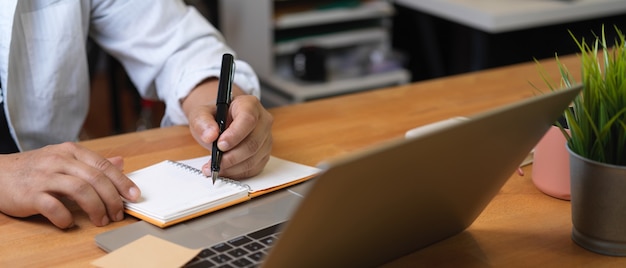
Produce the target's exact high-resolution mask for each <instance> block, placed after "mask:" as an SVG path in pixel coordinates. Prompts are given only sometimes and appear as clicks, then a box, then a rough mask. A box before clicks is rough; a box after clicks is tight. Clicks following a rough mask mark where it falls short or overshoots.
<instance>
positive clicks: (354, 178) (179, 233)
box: [95, 87, 580, 267]
mask: <svg viewBox="0 0 626 268" xmlns="http://www.w3.org/2000/svg"><path fill="white" fill-rule="evenodd" d="M579 92H580V87H575V88H570V89H563V90H558V91H555V92H551V93H546V94H542V95H538V96H535V97H532V98H529V99H525V100H522V101H519V102H516V103H513V104H510V105H506V106H504V107H501V108H497V109H493V110H491V111H487V112H484V113H480V114H477V115H470V116H467V117H468V119H467V120H455V122H454V123H451V124H445V126H440V127H436V128H432V129H431V131H424V132H422V133H420V134H419V135H410V137H409V138H405V137H401V138H398V139H397V140H393V141H390V142H385V143H383V144H380V145H377V146H374V147H371V148H368V149H365V150H362V151H358V152H354V153H351V154H349V155H346V156H343V157H340V158H337V159H331V160H327V161H324V162H323V163H321V164H320V165H319V167H320V168H321V169H322V170H323V171H322V172H321V173H320V174H319V175H318V176H316V177H315V178H314V179H312V180H309V181H307V182H304V183H303V184H299V185H295V186H291V187H289V188H286V189H284V190H281V191H275V192H273V193H271V194H267V195H263V196H261V197H259V198H255V199H253V200H251V201H250V202H245V203H242V204H239V205H236V206H231V207H229V208H227V209H223V210H220V211H217V212H215V213H211V214H208V215H206V216H203V217H200V218H197V219H194V220H191V221H188V222H184V223H181V224H178V225H175V226H172V227H169V228H165V229H161V228H158V227H155V226H153V225H151V224H147V223H145V222H137V223H133V224H130V225H126V226H123V227H120V228H117V229H115V230H110V231H107V232H104V233H102V234H99V235H97V236H96V238H95V240H96V243H97V244H98V245H99V246H100V247H101V248H102V249H104V250H105V251H111V250H115V249H117V248H119V247H122V246H123V245H126V244H128V243H130V242H132V241H134V240H136V239H139V238H141V237H143V236H145V235H153V236H156V237H158V238H161V239H165V240H167V241H170V242H173V243H176V244H179V245H182V246H185V247H188V248H194V249H200V248H213V247H215V246H216V245H217V246H219V245H222V244H228V243H229V242H228V241H238V240H237V239H238V238H239V237H241V236H243V235H245V234H247V233H250V232H254V231H259V230H264V229H266V228H268V227H269V226H274V225H275V224H278V223H281V222H286V223H284V224H283V225H282V227H279V233H278V234H276V235H273V236H272V237H273V238H272V239H271V240H275V242H273V243H272V246H271V249H270V250H269V251H267V253H266V255H265V256H264V257H262V258H261V261H262V264H261V266H262V267H363V266H367V267H371V266H378V265H381V264H384V263H387V262H389V261H391V260H393V259H396V258H399V257H401V256H404V255H407V254H409V253H411V252H414V251H416V250H418V249H421V248H424V247H427V246H429V245H431V244H433V243H436V242H438V241H441V240H444V239H446V238H448V237H451V236H453V235H455V234H458V233H460V232H462V231H463V230H465V229H466V228H467V227H468V226H470V225H471V224H472V223H473V222H474V220H475V219H476V218H477V217H478V215H479V214H480V213H481V212H482V211H483V209H484V208H485V207H486V206H487V204H488V203H489V202H490V201H491V200H492V198H493V197H494V196H495V195H496V194H497V193H498V191H499V190H500V188H501V187H502V185H503V184H504V183H505V182H506V181H507V180H508V178H509V177H510V176H511V175H512V174H513V173H514V172H515V171H516V170H517V168H518V166H519V164H520V163H521V162H522V161H523V160H524V158H525V157H526V156H527V154H528V153H529V152H530V151H531V149H532V148H533V147H534V146H535V144H536V143H537V142H538V141H539V139H541V137H542V136H543V134H544V133H545V132H546V131H547V129H548V128H549V127H550V126H551V125H552V123H553V122H555V120H556V119H557V118H558V117H559V115H560V114H561V113H562V112H563V111H564V109H565V108H566V107H567V106H568V104H569V103H570V102H571V100H573V99H574V97H575V96H576V95H577V94H578V93H579ZM407 131H408V130H407ZM230 254H231V253H229V252H227V253H225V254H224V256H228V255H230ZM218 256H219V255H218ZM230 256H231V257H232V255H230ZM243 256H244V257H246V258H248V261H250V260H251V259H252V258H253V257H255V256H256V255H254V256H248V255H245V254H243ZM138 258H141V257H138ZM198 258H199V259H200V258H203V257H202V256H198ZM217 260H218V261H220V260H223V259H221V258H217ZM199 261H200V260H199ZM190 265H192V264H190ZM252 265H253V267H254V266H255V264H252Z"/></svg>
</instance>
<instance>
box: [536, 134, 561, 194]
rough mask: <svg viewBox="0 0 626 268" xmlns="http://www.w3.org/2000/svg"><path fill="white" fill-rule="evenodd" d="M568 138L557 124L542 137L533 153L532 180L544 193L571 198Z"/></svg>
mask: <svg viewBox="0 0 626 268" xmlns="http://www.w3.org/2000/svg"><path fill="white" fill-rule="evenodd" d="M566 143H567V140H566V139H565V137H564V136H563V133H562V132H561V130H560V129H559V127H557V126H552V127H550V129H549V130H548V132H546V134H545V135H544V136H543V138H541V140H540V141H539V143H537V146H535V152H534V155H533V165H532V180H533V183H534V184H535V186H536V187H537V189H539V190H540V191H542V192H543V193H545V194H547V195H549V196H552V197H556V198H559V199H563V200H570V175H569V154H568V152H567V149H566V148H565V147H567V145H566Z"/></svg>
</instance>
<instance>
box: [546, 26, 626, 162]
mask: <svg viewBox="0 0 626 268" xmlns="http://www.w3.org/2000/svg"><path fill="white" fill-rule="evenodd" d="M615 31H616V33H617V37H616V38H615V41H614V45H613V46H609V44H608V43H607V39H606V35H605V31H604V27H603V28H602V33H601V35H600V36H597V35H596V36H595V40H593V42H591V43H590V44H589V43H587V42H586V41H585V39H584V38H583V39H581V40H578V39H577V38H576V37H575V36H574V35H573V34H572V33H571V32H570V35H571V36H572V38H573V39H574V40H575V42H576V45H577V46H578V48H579V49H580V54H579V58H580V60H581V69H580V71H581V79H582V85H583V89H582V91H581V94H580V95H579V96H577V97H576V99H575V100H574V102H573V106H572V107H571V109H567V110H565V111H564V116H565V119H566V122H567V127H568V129H569V133H568V132H566V131H565V129H564V128H565V127H564V126H562V125H560V124H559V126H560V128H561V131H562V132H563V135H565V138H566V139H567V145H568V147H569V148H570V150H572V152H574V153H576V154H578V155H580V156H582V157H585V158H587V159H591V160H594V161H598V162H601V163H606V164H612V165H618V166H626V51H625V48H624V45H625V40H626V38H625V37H624V34H623V33H622V32H621V31H620V30H619V29H618V28H617V27H615ZM556 60H557V65H558V66H559V71H560V75H561V82H562V86H566V87H572V86H575V85H577V84H579V82H577V81H575V80H574V79H573V78H572V75H571V73H570V71H569V70H568V69H567V67H566V66H565V65H564V64H562V63H561V62H560V61H559V59H558V56H557V57H556ZM543 78H544V81H546V83H547V84H548V86H549V87H550V89H552V90H555V87H554V86H553V85H552V84H553V83H550V82H549V80H548V79H547V78H546V77H545V76H543Z"/></svg>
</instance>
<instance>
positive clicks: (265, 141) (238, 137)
mask: <svg viewBox="0 0 626 268" xmlns="http://www.w3.org/2000/svg"><path fill="white" fill-rule="evenodd" d="M217 84H218V83H217V80H215V79H212V80H208V81H206V82H205V83H203V84H200V85H199V86H198V87H197V88H196V89H194V90H193V91H192V92H191V94H190V95H189V96H188V97H187V98H186V99H185V100H184V101H183V110H184V111H185V113H186V114H187V118H188V119H189V128H190V130H191V134H192V135H193V137H194V138H195V139H196V141H198V143H199V144H200V145H202V146H203V147H205V148H207V149H209V150H210V149H211V147H212V144H213V141H214V140H215V139H217V137H218V135H219V127H218V125H217V122H216V121H215V113H216V106H215V97H216V95H217ZM232 95H233V100H232V102H231V104H230V109H229V118H228V127H227V128H226V130H225V131H224V133H222V135H221V136H220V138H219V141H218V148H219V149H220V150H222V151H223V152H224V154H223V156H222V162H221V167H220V176H223V177H227V178H231V179H241V178H247V177H251V176H254V175H256V174H259V173H260V172H261V171H262V170H263V168H264V167H265V164H267V161H269V157H270V153H271V150H272V123H273V120H274V119H273V117H272V115H271V114H270V113H269V112H268V111H267V110H265V108H264V107H263V105H261V102H260V101H259V99H258V98H256V97H255V96H251V95H246V94H245V93H243V92H242V91H241V90H240V89H239V88H237V87H236V85H233V94H232ZM203 172H204V174H207V175H208V174H211V170H210V163H207V165H205V166H204V167H203Z"/></svg>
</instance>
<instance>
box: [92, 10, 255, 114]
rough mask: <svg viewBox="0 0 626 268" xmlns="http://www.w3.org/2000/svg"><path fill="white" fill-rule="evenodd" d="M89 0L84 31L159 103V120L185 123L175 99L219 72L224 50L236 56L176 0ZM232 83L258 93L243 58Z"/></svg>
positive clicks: (201, 19)
mask: <svg viewBox="0 0 626 268" xmlns="http://www.w3.org/2000/svg"><path fill="white" fill-rule="evenodd" d="M92 2H93V6H92V18H91V28H90V32H89V34H90V36H91V37H92V38H93V39H94V40H95V41H96V42H97V43H98V44H99V45H100V46H101V47H103V49H105V50H106V51H107V52H108V53H110V54H111V55H112V56H114V57H116V58H117V59H118V60H119V61H120V62H121V63H122V65H123V66H124V67H125V69H126V71H127V73H128V74H129V76H130V78H131V80H132V81H133V83H134V84H135V86H136V87H137V89H138V91H139V93H140V94H141V96H142V97H144V98H147V99H159V100H162V101H164V102H165V104H166V110H165V116H164V118H163V121H162V125H172V124H186V123H187V118H186V117H185V115H184V113H183V111H182V107H181V105H180V100H181V99H182V98H184V97H185V96H187V95H188V94H189V92H190V91H191V90H192V89H193V88H194V87H195V86H196V85H197V84H198V83H200V82H201V81H203V80H205V79H206V78H209V77H219V72H220V67H221V58H222V55H223V54H224V53H231V54H233V55H235V56H236V54H235V52H234V51H233V50H232V49H230V48H229V47H228V46H227V45H226V44H225V41H224V38H223V36H222V35H221V34H220V33H219V32H218V31H217V29H215V28H214V27H213V26H212V25H210V24H209V23H208V21H207V20H206V19H205V18H204V17H203V16H202V15H201V14H200V13H199V12H198V11H197V10H196V9H195V8H193V7H190V6H187V5H186V4H184V3H183V2H182V1H172V0H151V1H145V0H125V1H107V0H93V1H92ZM234 83H235V84H237V86H239V87H240V88H241V89H242V90H244V91H245V92H246V93H248V94H252V95H255V96H257V97H259V98H260V86H259V81H258V78H257V76H256V74H255V73H254V71H253V70H252V68H251V67H250V66H249V65H248V64H247V63H245V62H243V61H240V60H237V61H236V72H235V79H234ZM212 101H213V100H207V103H210V102H212Z"/></svg>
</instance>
